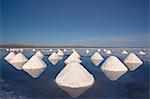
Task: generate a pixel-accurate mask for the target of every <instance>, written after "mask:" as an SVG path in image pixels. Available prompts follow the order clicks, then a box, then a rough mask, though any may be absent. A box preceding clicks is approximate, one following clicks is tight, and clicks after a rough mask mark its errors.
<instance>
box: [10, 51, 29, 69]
mask: <svg viewBox="0 0 150 99" xmlns="http://www.w3.org/2000/svg"><path fill="white" fill-rule="evenodd" d="M27 61H28V59H27V58H26V57H25V56H24V55H23V54H22V53H18V54H17V55H15V57H13V58H12V60H10V64H11V65H13V66H14V67H15V68H16V69H18V70H22V66H23V65H24V64H25V62H27Z"/></svg>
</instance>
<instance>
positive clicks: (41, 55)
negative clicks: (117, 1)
mask: <svg viewBox="0 0 150 99" xmlns="http://www.w3.org/2000/svg"><path fill="white" fill-rule="evenodd" d="M34 55H36V56H38V57H39V58H41V59H43V58H44V55H43V53H42V52H41V51H38V52H36V53H35V54H34Z"/></svg>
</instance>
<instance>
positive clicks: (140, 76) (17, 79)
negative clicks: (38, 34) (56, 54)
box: [1, 52, 149, 99]
mask: <svg viewBox="0 0 150 99" xmlns="http://www.w3.org/2000/svg"><path fill="white" fill-rule="evenodd" d="M6 54H7V53H5V52H3V53H1V74H2V75H1V79H3V80H4V81H5V82H7V83H8V84H9V86H8V87H6V88H5V89H3V92H4V91H5V90H7V89H8V90H10V89H12V90H14V91H15V92H17V94H16V95H15V97H19V96H21V95H23V96H25V97H26V98H32V99H43V98H44V99H49V98H50V97H51V98H65V99H66V98H71V97H70V96H69V95H68V94H67V93H66V92H65V91H63V90H62V89H60V88H59V87H57V85H56V83H55V82H54V79H55V77H56V76H57V74H58V72H59V71H60V70H61V69H62V68H63V67H64V66H65V64H64V63H63V61H64V60H65V59H64V58H63V60H62V61H60V62H59V63H58V64H57V65H56V66H53V65H51V64H50V62H49V61H48V59H47V58H48V56H46V57H45V58H44V60H45V62H46V63H47V64H48V66H47V68H46V70H45V71H44V72H43V73H42V75H41V76H40V77H39V78H38V79H33V78H32V77H30V76H29V75H28V74H27V73H25V72H23V71H18V70H16V69H14V67H12V66H11V65H9V64H8V63H7V62H6V61H4V60H3V57H4V56H6ZM118 54H119V53H118ZM31 55H33V53H32V52H30V53H25V56H27V58H29V57H31ZM106 57H107V56H104V58H105V59H106ZM65 58H67V57H66V56H65ZM119 58H121V59H123V57H122V56H121V57H119ZM143 58H144V59H145V57H143ZM81 59H82V60H83V63H82V64H83V66H85V68H87V69H88V71H89V72H90V73H92V74H93V75H94V76H95V83H94V85H93V86H92V87H91V88H90V89H88V90H87V91H86V92H85V93H83V94H82V95H81V96H79V97H78V98H82V99H84V98H97V99H98V98H110V97H111V98H123V97H124V98H140V99H142V98H143V99H144V98H148V83H149V82H148V81H149V80H148V78H149V76H148V71H149V68H148V64H149V63H148V61H145V62H144V64H143V65H142V66H141V67H139V68H138V69H137V70H136V71H134V72H130V71H128V72H127V73H126V74H125V75H124V76H122V77H121V78H120V79H119V80H117V81H115V82H112V81H110V80H109V79H108V78H107V77H106V76H105V75H104V74H103V73H102V72H101V70H100V68H99V67H96V66H94V65H93V64H92V62H91V61H90V57H82V58H81ZM100 65H101V64H100ZM26 98H22V99H26Z"/></svg>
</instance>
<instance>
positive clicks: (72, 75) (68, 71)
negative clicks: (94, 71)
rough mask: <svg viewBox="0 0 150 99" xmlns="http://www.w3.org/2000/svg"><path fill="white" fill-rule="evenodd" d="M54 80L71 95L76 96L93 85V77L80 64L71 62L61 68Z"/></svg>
mask: <svg viewBox="0 0 150 99" xmlns="http://www.w3.org/2000/svg"><path fill="white" fill-rule="evenodd" d="M55 81H56V83H57V85H58V86H59V87H60V88H62V89H63V90H65V91H66V92H67V93H69V94H70V95H71V96H72V97H77V96H79V95H81V94H82V93H83V92H85V91H86V90H87V89H89V88H90V87H91V86H92V85H93V83H94V77H93V76H92V75H91V74H90V73H89V72H88V71H87V70H86V69H85V68H84V67H83V66H82V65H81V64H79V63H76V62H72V63H70V64H67V65H66V66H65V67H64V68H63V69H62V70H61V72H60V73H59V74H58V75H57V77H56V79H55Z"/></svg>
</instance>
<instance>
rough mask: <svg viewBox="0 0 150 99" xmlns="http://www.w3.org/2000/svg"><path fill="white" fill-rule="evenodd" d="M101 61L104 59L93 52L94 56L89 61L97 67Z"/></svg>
mask: <svg viewBox="0 0 150 99" xmlns="http://www.w3.org/2000/svg"><path fill="white" fill-rule="evenodd" d="M103 60H104V58H103V57H102V56H101V55H100V54H99V53H98V52H95V53H94V55H93V56H92V57H91V61H92V62H93V63H94V64H95V65H96V66H98V65H99V64H100V63H101V62H102V61H103Z"/></svg>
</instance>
